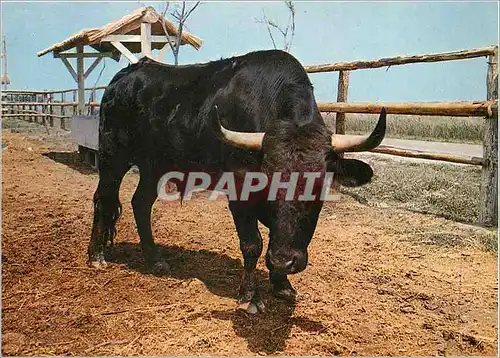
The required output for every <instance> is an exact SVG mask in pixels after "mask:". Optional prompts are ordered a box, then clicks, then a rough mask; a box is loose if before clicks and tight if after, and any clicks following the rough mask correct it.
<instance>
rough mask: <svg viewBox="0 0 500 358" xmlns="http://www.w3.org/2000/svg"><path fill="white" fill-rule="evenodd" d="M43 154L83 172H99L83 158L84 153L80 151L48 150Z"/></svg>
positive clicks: (86, 173)
mask: <svg viewBox="0 0 500 358" xmlns="http://www.w3.org/2000/svg"><path fill="white" fill-rule="evenodd" d="M42 155H43V156H44V157H47V158H49V159H52V160H53V161H55V162H58V163H61V164H64V165H66V166H68V167H70V168H71V169H74V170H76V171H78V172H80V173H81V174H85V175H88V174H97V170H96V169H94V168H93V167H92V166H91V165H90V164H89V163H88V162H87V161H85V160H84V158H82V155H81V154H80V153H78V152H47V153H43V154H42Z"/></svg>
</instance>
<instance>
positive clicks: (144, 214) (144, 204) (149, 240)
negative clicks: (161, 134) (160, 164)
mask: <svg viewBox="0 0 500 358" xmlns="http://www.w3.org/2000/svg"><path fill="white" fill-rule="evenodd" d="M139 172H140V180H139V185H138V186H137V189H136V190H135V193H134V196H133V197H132V208H133V209H134V217H135V223H136V225H137V231H138V233H139V237H140V240H141V247H142V252H143V255H144V258H145V260H146V264H147V266H148V268H149V269H154V270H157V271H165V270H168V268H169V267H168V264H167V263H166V262H165V261H163V260H161V258H160V256H159V252H158V247H157V246H156V244H155V242H154V240H153V232H152V230H151V209H152V208H153V204H154V202H155V201H156V198H157V196H158V193H157V184H158V180H157V179H158V178H157V177H156V176H155V175H154V174H153V171H152V168H151V166H149V165H139Z"/></svg>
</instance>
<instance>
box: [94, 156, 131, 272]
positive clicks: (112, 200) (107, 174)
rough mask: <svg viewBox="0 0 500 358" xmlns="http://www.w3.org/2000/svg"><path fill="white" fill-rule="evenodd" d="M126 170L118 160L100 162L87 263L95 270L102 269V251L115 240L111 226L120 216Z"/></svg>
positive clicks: (116, 158)
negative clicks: (121, 185) (121, 187)
mask: <svg viewBox="0 0 500 358" xmlns="http://www.w3.org/2000/svg"><path fill="white" fill-rule="evenodd" d="M129 168H130V166H129V165H128V163H127V162H126V161H125V160H120V157H119V156H113V158H112V159H111V158H106V157H103V158H100V165H99V184H98V185H97V190H96V191H95V193H94V222H93V225H92V235H91V238H90V243H89V247H88V251H87V252H88V260H89V261H88V263H89V265H90V266H93V267H96V268H104V267H106V260H105V259H104V249H105V247H106V244H107V243H108V242H109V243H110V244H112V243H113V239H114V237H115V236H116V229H115V224H116V222H117V220H118V218H119V217H120V214H121V210H122V207H121V204H120V200H119V190H120V184H121V182H122V179H123V176H124V175H125V173H126V172H127V171H128V169H129Z"/></svg>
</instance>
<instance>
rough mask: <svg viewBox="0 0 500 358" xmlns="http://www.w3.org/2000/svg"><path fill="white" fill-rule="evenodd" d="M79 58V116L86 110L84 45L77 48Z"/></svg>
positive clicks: (77, 73)
mask: <svg viewBox="0 0 500 358" xmlns="http://www.w3.org/2000/svg"><path fill="white" fill-rule="evenodd" d="M76 51H77V53H78V57H77V59H76V75H77V77H78V114H83V111H84V110H85V76H84V74H85V68H84V66H85V63H84V57H83V45H78V46H77V47H76Z"/></svg>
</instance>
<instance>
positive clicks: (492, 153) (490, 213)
mask: <svg viewBox="0 0 500 358" xmlns="http://www.w3.org/2000/svg"><path fill="white" fill-rule="evenodd" d="M487 90H488V94H487V99H488V100H498V47H496V48H495V54H494V55H490V56H489V58H488V76H487ZM497 148H498V113H491V114H490V115H489V116H488V117H486V120H485V133H484V141H483V157H484V159H485V164H484V165H483V170H482V173H481V194H480V200H479V205H480V208H479V224H480V225H483V226H496V225H497V221H498V151H497Z"/></svg>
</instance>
